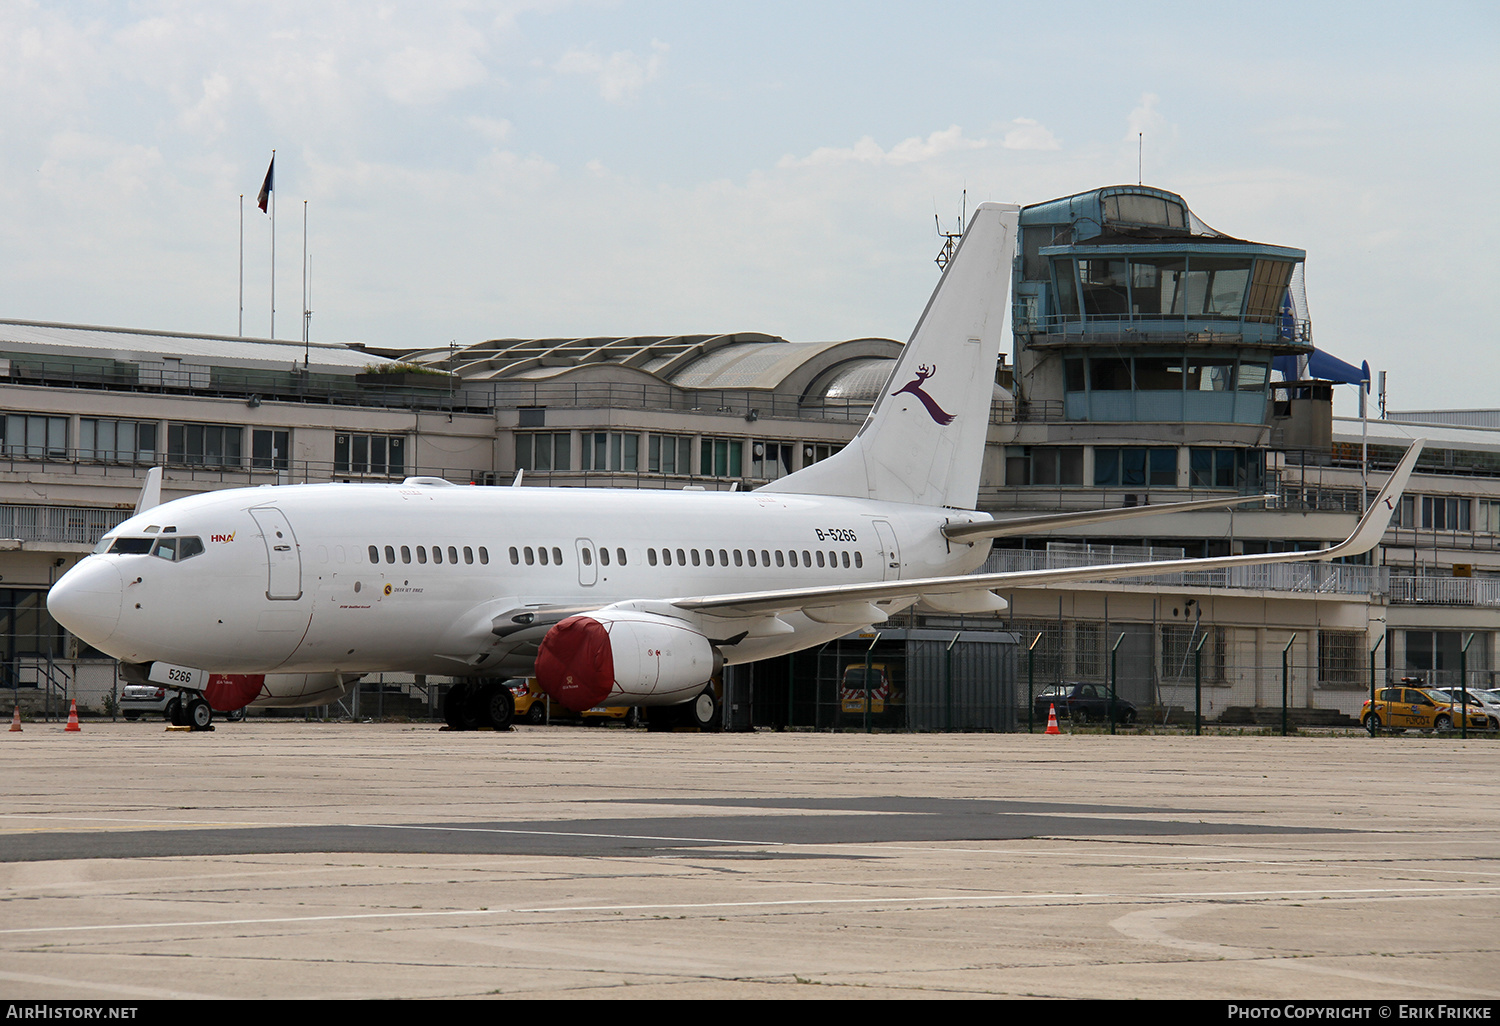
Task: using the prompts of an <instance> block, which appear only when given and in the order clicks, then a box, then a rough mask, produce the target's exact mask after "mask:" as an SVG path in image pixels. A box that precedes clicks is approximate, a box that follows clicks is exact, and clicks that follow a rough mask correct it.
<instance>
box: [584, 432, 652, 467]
mask: <svg viewBox="0 0 1500 1026" xmlns="http://www.w3.org/2000/svg"><path fill="white" fill-rule="evenodd" d="M640 447H641V436H640V435H634V434H622V433H621V432H618V431H585V432H584V433H583V467H582V469H584V470H610V471H624V472H626V473H634V472H635V471H637V470H639V469H640Z"/></svg>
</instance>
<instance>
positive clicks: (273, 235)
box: [270, 150, 276, 338]
mask: <svg viewBox="0 0 1500 1026" xmlns="http://www.w3.org/2000/svg"><path fill="white" fill-rule="evenodd" d="M271 166H272V167H275V166H276V151H275V150H272V151H271ZM270 199H271V334H270V337H271V338H275V337H276V183H275V181H274V180H273V181H272V182H271V197H270Z"/></svg>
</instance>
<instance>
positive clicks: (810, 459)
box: [802, 442, 843, 467]
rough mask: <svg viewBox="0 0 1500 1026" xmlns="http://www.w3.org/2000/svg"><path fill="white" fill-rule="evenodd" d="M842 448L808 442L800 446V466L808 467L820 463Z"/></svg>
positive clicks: (828, 443)
mask: <svg viewBox="0 0 1500 1026" xmlns="http://www.w3.org/2000/svg"><path fill="white" fill-rule="evenodd" d="M842 448H843V446H842V445H835V444H833V443H830V442H808V443H807V444H805V445H803V446H802V465H803V466H804V467H810V466H812V465H813V464H814V463H822V462H823V461H824V460H826V459H827V458H828V457H830V456H832V455H833V454H834V453H836V452H838V451H839V450H840V449H842Z"/></svg>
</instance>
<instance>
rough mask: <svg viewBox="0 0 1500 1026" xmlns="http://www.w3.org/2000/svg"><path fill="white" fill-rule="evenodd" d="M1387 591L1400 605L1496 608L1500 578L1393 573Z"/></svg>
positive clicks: (1393, 600)
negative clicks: (1421, 575) (1389, 589)
mask: <svg viewBox="0 0 1500 1026" xmlns="http://www.w3.org/2000/svg"><path fill="white" fill-rule="evenodd" d="M1387 569H1388V568H1387ZM1390 594H1391V602H1392V603H1396V604H1399V605H1418V606H1425V605H1432V606H1484V607H1488V608H1495V607H1500V578H1497V577H1419V576H1416V575H1413V574H1392V575H1391V592H1390Z"/></svg>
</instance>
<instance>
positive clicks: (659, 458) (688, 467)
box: [646, 435, 693, 477]
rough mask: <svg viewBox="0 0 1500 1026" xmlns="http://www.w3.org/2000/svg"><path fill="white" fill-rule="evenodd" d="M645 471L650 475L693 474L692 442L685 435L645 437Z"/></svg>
mask: <svg viewBox="0 0 1500 1026" xmlns="http://www.w3.org/2000/svg"><path fill="white" fill-rule="evenodd" d="M646 470H647V471H649V472H650V473H652V474H681V475H683V476H684V477H686V476H689V475H691V474H692V472H693V440H692V438H690V437H688V436H687V435H647V436H646Z"/></svg>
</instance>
